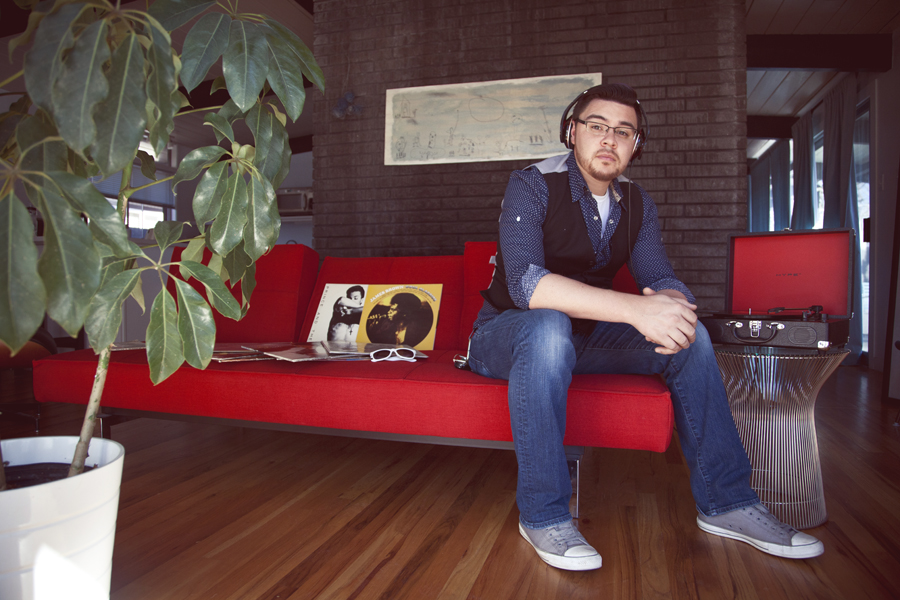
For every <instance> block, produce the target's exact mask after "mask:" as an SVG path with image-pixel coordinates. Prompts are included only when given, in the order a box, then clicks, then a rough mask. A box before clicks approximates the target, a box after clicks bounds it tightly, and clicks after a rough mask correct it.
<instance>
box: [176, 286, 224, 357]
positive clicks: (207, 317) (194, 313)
mask: <svg viewBox="0 0 900 600" xmlns="http://www.w3.org/2000/svg"><path fill="white" fill-rule="evenodd" d="M175 289H176V290H177V291H178V332H179V333H180V334H181V340H182V343H183V349H184V358H185V360H187V362H188V364H189V365H191V366H192V367H194V368H197V369H205V368H206V365H208V364H209V361H210V359H212V353H213V347H214V346H215V343H216V323H215V321H214V320H213V314H212V310H211V309H210V308H209V305H208V304H207V303H206V300H204V299H203V296H201V295H200V294H198V293H197V290H195V289H194V288H192V287H191V286H190V285H188V284H187V283H185V282H184V281H181V280H180V279H176V280H175Z"/></svg>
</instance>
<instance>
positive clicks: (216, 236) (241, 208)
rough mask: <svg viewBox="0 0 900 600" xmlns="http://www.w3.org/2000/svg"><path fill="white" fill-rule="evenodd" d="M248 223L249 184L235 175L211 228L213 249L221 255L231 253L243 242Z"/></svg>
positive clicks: (230, 179)
mask: <svg viewBox="0 0 900 600" xmlns="http://www.w3.org/2000/svg"><path fill="white" fill-rule="evenodd" d="M246 222H247V182H246V181H244V178H243V177H242V176H241V175H240V174H239V173H235V174H234V175H232V176H231V177H230V178H229V179H228V187H227V188H226V189H225V194H224V195H223V196H222V206H221V207H220V208H219V212H218V214H217V215H216V220H215V221H213V224H212V227H210V228H209V235H210V244H212V249H213V250H214V251H215V252H217V253H218V254H221V255H223V256H224V255H226V254H228V253H229V252H231V251H232V250H233V249H234V247H235V246H237V245H238V243H239V242H240V241H241V236H242V233H243V230H244V225H245V224H246Z"/></svg>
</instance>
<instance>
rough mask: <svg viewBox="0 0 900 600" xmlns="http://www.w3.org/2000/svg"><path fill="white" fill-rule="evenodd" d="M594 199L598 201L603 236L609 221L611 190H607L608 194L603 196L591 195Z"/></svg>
mask: <svg viewBox="0 0 900 600" xmlns="http://www.w3.org/2000/svg"><path fill="white" fill-rule="evenodd" d="M591 196H593V197H594V200H596V201H597V212H598V213H599V214H600V226H601V228H602V229H601V231H602V233H601V235H603V234H605V233H606V222H607V221H608V220H609V188H607V189H606V193H605V194H603V195H602V196H598V195H597V194H591Z"/></svg>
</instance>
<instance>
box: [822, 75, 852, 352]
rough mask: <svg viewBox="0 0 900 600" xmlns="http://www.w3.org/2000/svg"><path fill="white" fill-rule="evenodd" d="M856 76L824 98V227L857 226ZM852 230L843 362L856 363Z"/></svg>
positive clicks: (844, 81)
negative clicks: (849, 311)
mask: <svg viewBox="0 0 900 600" xmlns="http://www.w3.org/2000/svg"><path fill="white" fill-rule="evenodd" d="M856 98H857V91H856V76H855V75H851V76H848V77H846V78H845V79H844V80H843V81H842V82H841V83H840V84H839V85H838V87H837V88H835V89H834V90H833V91H832V92H831V93H830V94H828V96H826V97H825V146H824V151H825V154H824V173H823V182H822V184H823V188H824V195H825V219H824V223H823V226H824V228H825V229H833V228H839V227H843V228H847V229H853V230H856V229H858V223H859V216H858V207H857V198H856V181H855V179H856V178H855V176H854V172H853V126H854V124H855V122H856ZM860 233H861V232H859V231H857V232H856V247H855V248H854V254H855V260H854V261H853V264H852V265H851V266H852V268H853V273H852V274H851V285H852V286H853V288H852V292H851V299H852V301H853V309H854V314H853V318H852V319H851V320H850V343H849V344H848V345H847V349H848V350H850V356H848V357H847V359H846V360H845V361H844V363H843V364H856V363H857V362H858V361H859V356H860V354H861V353H862V316H861V312H862V310H861V308H862V306H861V305H862V281H861V280H860V278H861V275H860V260H859V253H860V248H859V240H860V237H861V235H860Z"/></svg>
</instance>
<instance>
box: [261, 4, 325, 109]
mask: <svg viewBox="0 0 900 600" xmlns="http://www.w3.org/2000/svg"><path fill="white" fill-rule="evenodd" d="M265 23H266V25H268V26H269V27H271V28H272V29H273V30H274V31H275V34H277V35H278V37H279V38H281V39H282V40H283V41H284V42H285V43H286V44H287V46H288V48H290V50H291V52H293V53H294V55H295V56H296V57H297V61H298V64H299V66H300V70H301V71H302V72H303V74H304V75H305V76H306V78H307V79H309V80H310V81H311V82H312V83H313V85H315V86H316V87H317V88H319V89H320V90H322V91H323V92H324V91H325V75H323V74H322V69H320V68H319V65H318V63H316V59H315V57H314V56H313V53H312V52H311V51H310V49H309V48H307V47H306V44H304V43H303V40H301V39H300V38H299V37H297V34H296V33H294V32H293V31H291V30H290V29H288V28H287V27H285V26H284V25H282V24H281V23H279V22H278V21H275V20H273V19H267V20H266V22H265Z"/></svg>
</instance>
